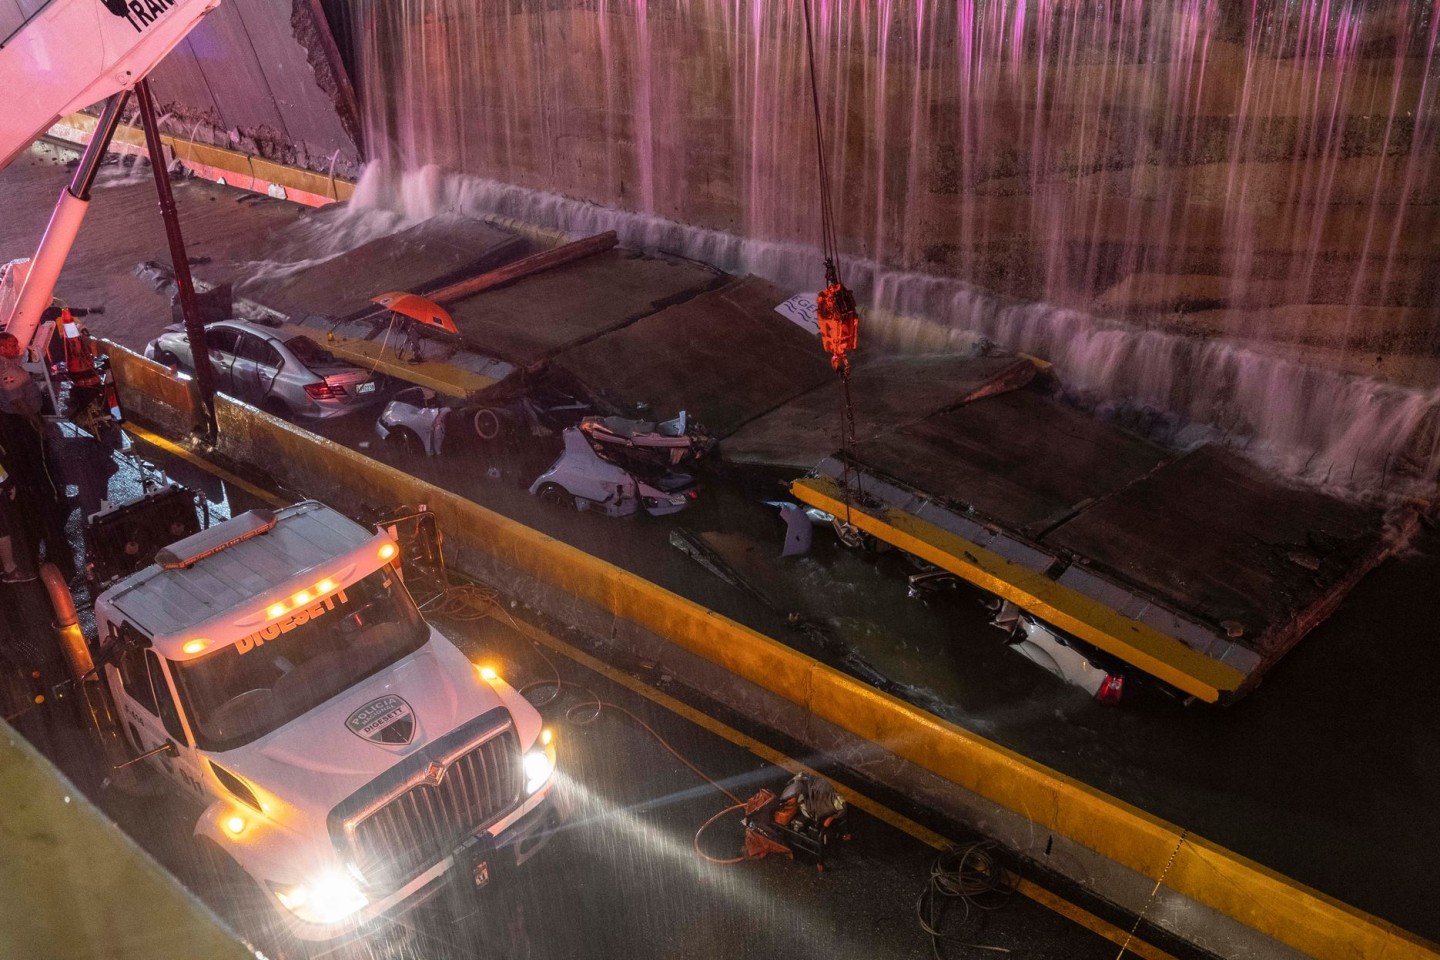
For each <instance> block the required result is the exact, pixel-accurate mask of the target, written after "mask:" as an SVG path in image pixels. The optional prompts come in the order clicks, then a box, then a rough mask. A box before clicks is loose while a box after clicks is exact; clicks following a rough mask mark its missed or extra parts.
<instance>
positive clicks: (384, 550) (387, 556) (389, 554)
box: [380, 543, 400, 560]
mask: <svg viewBox="0 0 1440 960" xmlns="http://www.w3.org/2000/svg"><path fill="white" fill-rule="evenodd" d="M399 552H400V548H399V547H397V546H395V544H393V543H383V544H381V545H380V559H381V560H394V559H395V554H397V553H399Z"/></svg>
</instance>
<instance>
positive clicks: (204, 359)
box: [135, 80, 216, 438]
mask: <svg viewBox="0 0 1440 960" xmlns="http://www.w3.org/2000/svg"><path fill="white" fill-rule="evenodd" d="M135 100H136V102H137V103H139V105H140V124H141V126H142V127H144V129H145V146H146V148H147V149H148V150H149V151H150V168H151V170H152V171H153V172H154V174H155V192H156V194H158V195H159V197H160V219H162V220H163V221H164V222H165V238H166V239H167V240H169V241H170V260H171V261H172V262H173V263H174V265H175V287H176V289H177V290H178V291H179V294H180V312H181V314H182V315H183V316H184V317H185V334H186V336H188V337H189V338H190V356H191V357H192V358H193V359H194V363H195V385H196V386H198V387H199V388H200V405H201V407H202V408H203V412H204V414H205V422H204V424H202V426H203V428H204V430H205V433H206V436H207V438H213V437H214V436H215V432H216V426H215V372H214V371H213V370H212V369H211V368H210V350H209V348H208V347H207V346H206V343H205V325H204V324H203V323H201V321H200V304H199V302H198V301H196V299H195V284H194V282H193V281H192V280H191V279H190V261H189V259H187V258H186V256H185V238H184V237H183V236H182V235H181V234H180V218H179V216H178V215H177V213H176V211H175V195H174V194H173V193H172V192H171V191H170V173H169V171H168V170H167V169H166V166H165V150H164V147H163V145H162V144H161V143H160V126H159V124H158V123H157V122H156V120H155V100H154V98H153V97H151V95H150V81H148V80H141V81H140V82H139V83H137V84H135Z"/></svg>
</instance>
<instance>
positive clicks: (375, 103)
mask: <svg viewBox="0 0 1440 960" xmlns="http://www.w3.org/2000/svg"><path fill="white" fill-rule="evenodd" d="M326 3H327V8H328V9H330V10H331V11H332V19H333V18H335V17H336V14H335V11H336V10H343V11H344V13H343V19H344V20H345V21H346V22H347V23H348V24H349V27H348V28H347V30H348V31H349V33H350V34H352V35H353V36H354V37H355V38H356V49H355V51H354V54H353V56H354V60H355V72H356V76H357V78H358V83H359V85H360V88H361V100H362V102H363V105H364V114H365V129H366V131H367V134H366V135H367V138H368V139H369V141H370V146H371V150H370V152H371V154H372V155H373V156H378V157H388V158H389V159H391V160H392V161H393V162H394V163H396V164H397V165H398V166H400V167H402V168H414V167H417V166H422V165H424V164H438V165H439V166H441V167H443V168H445V169H450V170H459V171H463V172H466V173H470V174H474V175H477V176H479V177H483V178H489V179H493V180H495V181H498V182H501V183H506V184H518V185H521V186H524V187H528V188H531V189H534V190H537V191H545V192H548V193H553V194H560V195H563V196H566V197H573V198H577V199H580V200H584V201H590V202H594V203H597V204H600V205H603V206H606V207H613V208H618V209H622V210H627V211H631V212H635V213H639V214H642V215H648V216H653V217H656V218H663V219H666V220H672V221H676V222H679V223H682V224H689V225H695V226H698V227H703V228H708V229H713V230H718V231H723V232H725V233H728V234H734V235H738V236H742V237H747V238H757V239H762V240H770V241H779V242H800V243H808V244H811V245H818V241H819V237H820V221H819V212H818V210H819V205H820V202H819V189H818V185H817V180H818V178H817V173H816V169H817V167H816V151H815V135H814V128H813V119H812V115H811V98H810V90H809V86H808V76H807V72H806V60H805V32H804V19H803V7H802V5H801V3H800V2H799V0H739V2H733V0H724V2H722V0H611V2H603V0H600V2H597V0H510V2H508V3H497V4H473V3H469V2H466V0H387V2H384V3H380V2H377V0H326ZM814 10H815V36H816V46H817V56H818V67H819V74H820V78H821V84H820V107H821V114H822V119H823V122H824V124H825V143H826V155H827V162H828V164H829V166H830V176H831V180H832V191H833V198H834V205H835V215H836V216H835V226H836V230H837V234H838V239H839V245H840V248H841V250H842V252H844V253H846V254H850V255H853V256H855V257H858V258H865V259H869V260H874V261H878V262H879V263H881V264H883V265H885V266H886V267H888V268H890V269H892V270H896V271H901V272H905V271H914V272H917V273H921V274H929V275H939V276H943V277H952V278H959V279H962V280H965V281H968V282H971V283H974V284H976V285H979V286H980V287H982V288H984V289H986V290H989V291H993V292H996V293H1000V294H1005V295H1009V296H1014V297H1018V298H1022V299H1025V300H1043V301H1046V302H1048V303H1053V304H1060V305H1066V306H1073V307H1079V308H1082V309H1085V310H1089V311H1091V312H1094V313H1096V314H1100V315H1103V316H1111V317H1117V318H1124V319H1129V320H1139V321H1142V322H1145V323H1155V324H1160V325H1163V326H1165V327H1167V328H1171V329H1177V330H1181V331H1185V332H1193V333H1199V334H1214V333H1222V334H1229V335H1238V336H1260V337H1267V338H1274V339H1282V340H1290V341H1293V342H1297V343H1321V344H1326V345H1333V346H1341V347H1356V348H1364V349H1370V348H1372V347H1375V348H1382V349H1397V350H1431V349H1433V348H1434V347H1435V346H1436V345H1437V344H1436V335H1435V327H1436V325H1437V324H1436V321H1437V308H1436V306H1435V304H1436V301H1437V300H1440V296H1437V294H1440V284H1437V279H1436V276H1435V274H1434V271H1433V270H1432V269H1430V264H1431V263H1432V262H1433V258H1434V256H1435V253H1436V246H1437V244H1436V240H1435V238H1436V236H1437V235H1440V206H1437V201H1440V162H1437V144H1440V137H1437V129H1436V127H1437V117H1436V116H1435V112H1436V88H1437V86H1440V81H1437V79H1436V77H1435V73H1436V57H1435V45H1436V34H1435V16H1434V13H1433V10H1432V9H1431V4H1430V3H1429V0H1376V2H1360V0H1351V2H1347V0H1334V2H1324V0H1299V2H1288V3H1287V2H1279V0H1259V2H1256V3H1254V4H1250V3H1239V2H1234V0H1161V2H1149V3H1143V4H1142V3H1116V4H1085V3H1078V2H1063V0H1062V2H1052V3H1040V4H1037V3H1034V2H1020V0H993V2H988V3H976V2H972V0H950V2H945V3H938V4H934V3H919V2H917V0H899V2H895V3H884V4H877V3H874V2H873V0H833V2H824V3H817V4H815V5H814ZM1095 11H1106V12H1101V13H1096V12H1095ZM816 273H817V278H816V279H817V281H818V270H817V271H816ZM767 275H772V274H767ZM1296 305H1303V306H1304V307H1305V308H1306V309H1304V310H1300V311H1297V310H1295V309H1290V310H1288V311H1287V310H1285V309H1283V308H1285V307H1290V308H1294V307H1295V306H1296Z"/></svg>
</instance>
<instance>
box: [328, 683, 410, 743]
mask: <svg viewBox="0 0 1440 960" xmlns="http://www.w3.org/2000/svg"><path fill="white" fill-rule="evenodd" d="M345 726H347V727H349V728H350V731H351V732H352V733H354V734H355V735H356V736H360V737H364V738H365V739H366V740H372V741H374V742H375V743H395V744H400V743H409V742H410V738H411V737H413V736H415V711H414V710H412V709H410V704H408V703H406V702H405V701H404V699H402V698H401V697H397V696H395V695H394V694H387V695H386V696H383V697H379V698H377V699H375V700H371V701H370V702H369V703H367V704H365V706H363V707H361V708H360V709H359V710H356V711H355V712H354V713H352V714H350V716H349V717H348V718H347V719H346V720H345Z"/></svg>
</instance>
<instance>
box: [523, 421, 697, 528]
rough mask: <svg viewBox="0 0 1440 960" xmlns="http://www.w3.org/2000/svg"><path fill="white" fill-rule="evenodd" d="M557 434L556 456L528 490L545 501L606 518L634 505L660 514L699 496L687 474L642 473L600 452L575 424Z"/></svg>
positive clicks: (626, 511)
mask: <svg viewBox="0 0 1440 960" xmlns="http://www.w3.org/2000/svg"><path fill="white" fill-rule="evenodd" d="M560 436H561V439H562V440H563V441H564V444H565V447H564V450H563V451H562V452H561V454H560V458H559V459H558V460H556V461H555V463H554V464H553V465H552V466H551V467H550V469H549V470H546V471H545V472H544V473H542V474H541V475H540V476H539V478H537V479H536V481H535V482H534V483H532V484H531V485H530V492H531V493H533V494H535V495H536V496H538V497H539V498H540V499H542V500H544V501H545V502H547V503H553V504H556V505H559V506H564V507H569V508H570V509H573V510H598V511H600V512H601V513H604V514H606V515H607V516H611V517H626V516H629V515H630V514H632V513H635V512H637V511H639V510H644V511H645V512H646V513H648V514H650V515H651V516H652V517H662V516H665V515H666V514H670V513H678V512H679V511H681V510H684V509H685V508H686V507H688V506H689V505H690V503H691V501H693V500H694V499H695V498H696V497H697V496H698V495H699V494H698V490H697V488H696V484H695V478H694V477H692V476H690V475H689V474H687V473H675V472H672V471H666V472H664V473H657V474H652V475H648V476H646V477H643V478H642V477H640V476H637V475H636V474H635V473H632V472H631V471H629V470H626V469H625V468H623V467H620V466H617V465H616V464H613V463H611V462H610V461H609V460H606V459H604V458H603V457H601V456H600V454H599V453H597V452H596V450H595V448H594V445H593V442H592V441H591V440H590V438H589V437H588V436H586V434H585V433H584V432H583V431H581V430H579V429H578V428H575V427H571V428H570V429H568V430H566V431H565V432H564V433H562V434H561V435H560Z"/></svg>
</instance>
